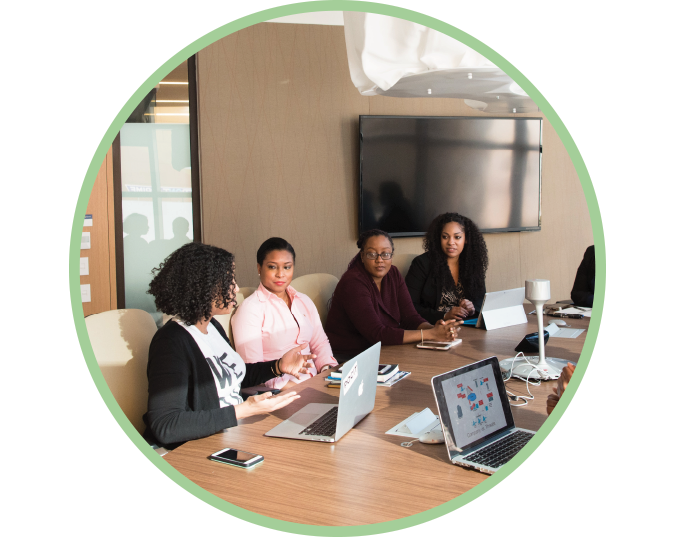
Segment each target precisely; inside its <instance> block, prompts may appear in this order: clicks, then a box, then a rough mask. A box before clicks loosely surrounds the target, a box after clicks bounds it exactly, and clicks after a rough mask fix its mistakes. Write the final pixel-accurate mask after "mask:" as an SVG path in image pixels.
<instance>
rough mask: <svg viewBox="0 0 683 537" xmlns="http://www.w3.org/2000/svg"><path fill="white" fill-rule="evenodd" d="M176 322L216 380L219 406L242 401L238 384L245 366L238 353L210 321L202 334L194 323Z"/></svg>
mask: <svg viewBox="0 0 683 537" xmlns="http://www.w3.org/2000/svg"><path fill="white" fill-rule="evenodd" d="M178 324H179V325H180V326H182V327H183V328H184V329H185V330H187V331H188V332H189V333H190V335H191V336H192V337H193V338H194V340H195V341H196V343H197V345H198V346H199V349H200V350H201V351H202V354H203V355H204V358H206V363H207V364H209V368H210V369H211V372H212V373H213V379H214V380H215V381H216V391H217V392H218V400H219V401H220V404H221V408H223V407H226V406H231V405H239V404H240V403H242V402H243V399H242V397H240V386H241V384H242V379H243V378H244V374H245V372H246V370H247V368H246V366H245V365H244V360H242V358H240V355H239V354H237V353H236V352H235V351H234V350H233V349H232V347H231V346H230V345H228V342H227V341H225V339H223V337H222V336H221V335H220V334H219V333H218V330H216V328H215V327H214V326H213V325H212V324H211V323H209V326H208V327H207V330H208V332H209V333H208V334H202V332H201V331H200V330H199V328H197V327H196V326H194V325H192V326H187V325H186V324H185V323H182V322H179V323H178Z"/></svg>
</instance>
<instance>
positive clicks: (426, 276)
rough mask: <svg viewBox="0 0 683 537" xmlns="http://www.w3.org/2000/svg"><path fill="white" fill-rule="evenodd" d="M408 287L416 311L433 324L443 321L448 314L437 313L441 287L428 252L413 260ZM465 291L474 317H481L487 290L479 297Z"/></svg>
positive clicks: (407, 282)
mask: <svg viewBox="0 0 683 537" xmlns="http://www.w3.org/2000/svg"><path fill="white" fill-rule="evenodd" d="M406 285H407V286H408V291H409V292H410V298H412V299H413V304H414V305H415V309H416V310H417V312H418V313H419V314H420V315H422V317H424V318H425V319H427V321H428V322H430V323H431V324H434V323H436V321H438V320H439V319H443V317H444V315H445V314H446V313H445V312H443V311H437V308H438V307H439V304H440V303H441V287H439V286H438V284H437V282H436V276H435V274H434V272H433V271H432V270H431V264H430V262H429V254H428V253H427V252H425V253H424V254H422V255H419V256H417V257H416V258H415V259H413V262H412V263H411V265H410V269H409V270H408V274H407V276H406ZM463 290H464V291H465V298H466V299H467V300H469V301H471V302H472V305H473V306H474V309H475V312H474V314H473V315H472V316H473V317H475V316H477V315H479V311H480V310H481V304H482V302H483V301H484V295H485V294H486V288H484V289H483V290H482V291H481V293H479V294H477V296H471V295H470V293H469V290H467V289H464V288H463Z"/></svg>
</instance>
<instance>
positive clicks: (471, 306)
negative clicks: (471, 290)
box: [460, 298, 474, 317]
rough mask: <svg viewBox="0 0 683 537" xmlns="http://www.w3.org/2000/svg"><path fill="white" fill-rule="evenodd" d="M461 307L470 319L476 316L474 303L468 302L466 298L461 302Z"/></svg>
mask: <svg viewBox="0 0 683 537" xmlns="http://www.w3.org/2000/svg"><path fill="white" fill-rule="evenodd" d="M460 307H461V308H462V309H464V310H465V311H467V316H468V317H470V316H472V315H474V304H472V302H470V301H469V300H467V299H466V298H463V299H462V300H461V301H460Z"/></svg>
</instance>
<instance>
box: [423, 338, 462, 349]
mask: <svg viewBox="0 0 683 537" xmlns="http://www.w3.org/2000/svg"><path fill="white" fill-rule="evenodd" d="M460 343H462V339H454V340H453V341H425V342H424V343H418V344H417V348H418V349H429V350H432V351H447V350H448V349H452V348H453V347H455V346H456V345H460Z"/></svg>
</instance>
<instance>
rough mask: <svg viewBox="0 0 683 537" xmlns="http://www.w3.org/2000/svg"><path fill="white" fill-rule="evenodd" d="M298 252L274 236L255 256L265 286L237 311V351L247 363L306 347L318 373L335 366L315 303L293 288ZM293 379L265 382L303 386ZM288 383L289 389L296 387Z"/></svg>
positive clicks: (280, 386) (276, 385)
mask: <svg viewBox="0 0 683 537" xmlns="http://www.w3.org/2000/svg"><path fill="white" fill-rule="evenodd" d="M295 260H296V254H295V253H294V248H292V245H291V244H289V243H288V242H287V241H286V240H284V239H281V238H279V237H272V238H270V239H268V240H267V241H265V242H264V243H263V244H262V245H261V247H260V248H259V249H258V252H257V253H256V263H257V269H258V273H259V277H260V279H261V284H260V285H259V286H258V289H257V290H256V292H255V293H253V294H252V295H251V296H249V297H248V298H247V299H246V300H245V301H244V302H243V303H242V304H241V305H240V306H239V308H237V310H236V311H235V314H234V315H233V317H232V333H233V339H234V340H235V350H236V351H237V352H238V354H239V355H240V356H241V357H242V359H243V360H244V361H245V362H247V363H253V362H262V361H270V360H277V359H278V358H280V357H282V350H283V349H284V350H289V349H291V348H293V347H296V346H297V345H301V344H303V343H308V347H306V348H305V349H304V350H303V351H302V354H315V355H316V358H315V360H311V362H312V363H313V365H315V372H316V373H322V372H323V371H325V370H326V369H329V368H330V367H332V366H335V365H337V361H336V360H335V359H334V356H332V348H331V347H330V342H329V341H328V340H327V336H326V335H325V331H324V330H323V326H322V323H321V322H320V316H319V315H318V310H317V309H316V307H315V304H313V301H312V300H311V299H310V298H308V297H307V296H306V295H304V294H303V293H299V292H297V291H296V290H295V289H294V288H293V287H291V286H290V285H289V284H290V283H291V281H292V277H293V276H294V261H295ZM307 378H311V375H301V379H300V380H297V379H296V378H294V377H292V376H290V375H286V374H285V375H283V376H282V377H278V378H274V379H272V380H269V381H268V382H266V386H267V387H268V388H278V389H283V388H284V387H285V386H287V385H288V384H290V383H292V384H293V383H296V382H301V381H302V380H305V379H307ZM292 384H290V386H291V385H292Z"/></svg>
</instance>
